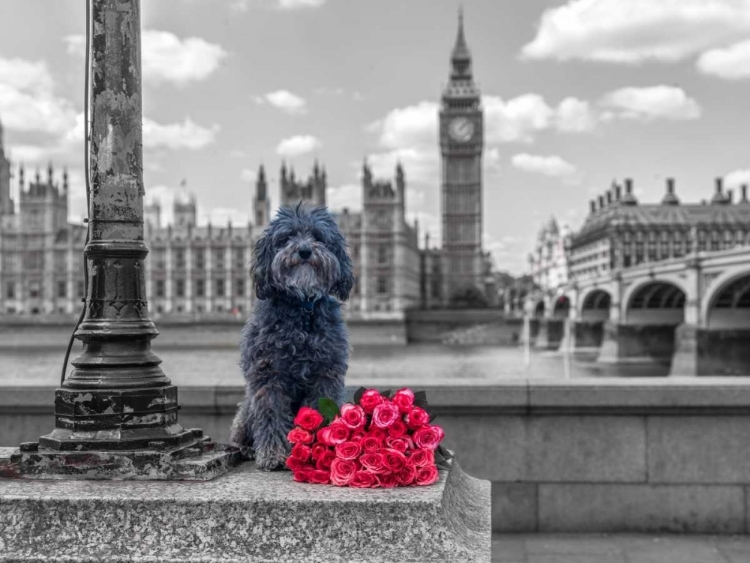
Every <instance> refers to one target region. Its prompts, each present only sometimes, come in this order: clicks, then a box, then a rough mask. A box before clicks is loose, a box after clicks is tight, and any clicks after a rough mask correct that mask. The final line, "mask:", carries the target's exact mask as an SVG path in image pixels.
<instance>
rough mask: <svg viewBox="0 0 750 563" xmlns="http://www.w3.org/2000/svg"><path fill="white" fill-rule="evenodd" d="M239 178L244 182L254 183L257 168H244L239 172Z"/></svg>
mask: <svg viewBox="0 0 750 563" xmlns="http://www.w3.org/2000/svg"><path fill="white" fill-rule="evenodd" d="M240 179H241V180H243V181H244V182H250V183H253V184H254V183H255V180H257V179H258V171H257V170H251V169H250V168H245V169H243V170H242V172H240Z"/></svg>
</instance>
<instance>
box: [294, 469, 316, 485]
mask: <svg viewBox="0 0 750 563" xmlns="http://www.w3.org/2000/svg"><path fill="white" fill-rule="evenodd" d="M313 471H314V469H313V468H312V467H310V466H307V465H306V466H304V467H300V468H298V469H297V470H294V473H293V475H294V480H295V481H297V482H298V483H309V482H310V477H311V475H312V472H313Z"/></svg>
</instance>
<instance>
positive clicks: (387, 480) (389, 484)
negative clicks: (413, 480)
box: [378, 473, 398, 489]
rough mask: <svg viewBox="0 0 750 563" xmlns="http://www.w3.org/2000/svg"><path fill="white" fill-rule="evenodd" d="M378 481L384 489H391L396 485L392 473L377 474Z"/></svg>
mask: <svg viewBox="0 0 750 563" xmlns="http://www.w3.org/2000/svg"><path fill="white" fill-rule="evenodd" d="M378 481H380V486H381V487H383V488H384V489H391V488H393V487H395V486H396V485H397V484H398V483H397V481H396V475H395V474H394V473H380V474H378Z"/></svg>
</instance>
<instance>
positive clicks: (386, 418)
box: [372, 402, 399, 428]
mask: <svg viewBox="0 0 750 563" xmlns="http://www.w3.org/2000/svg"><path fill="white" fill-rule="evenodd" d="M398 414H399V413H398V407H397V406H396V405H394V404H393V403H391V402H385V403H380V404H379V405H378V406H377V407H375V410H374V411H372V423H373V424H374V425H375V426H377V427H378V428H388V427H389V426H390V425H391V424H393V423H394V422H396V420H398Z"/></svg>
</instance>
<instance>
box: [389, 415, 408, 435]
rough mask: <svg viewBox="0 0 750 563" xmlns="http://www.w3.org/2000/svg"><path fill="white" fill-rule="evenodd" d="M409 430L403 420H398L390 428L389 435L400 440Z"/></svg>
mask: <svg viewBox="0 0 750 563" xmlns="http://www.w3.org/2000/svg"><path fill="white" fill-rule="evenodd" d="M407 430H408V428H406V424H404V423H403V421H402V420H401V419H398V420H396V422H394V423H393V424H391V425H390V426H389V427H388V435H389V436H391V437H393V438H400V437H401V436H403V435H404V434H406V431H407Z"/></svg>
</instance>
